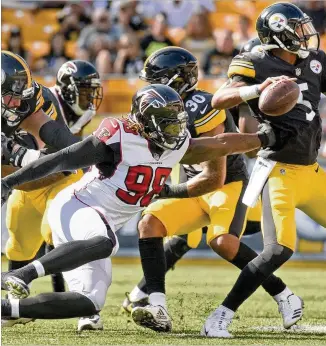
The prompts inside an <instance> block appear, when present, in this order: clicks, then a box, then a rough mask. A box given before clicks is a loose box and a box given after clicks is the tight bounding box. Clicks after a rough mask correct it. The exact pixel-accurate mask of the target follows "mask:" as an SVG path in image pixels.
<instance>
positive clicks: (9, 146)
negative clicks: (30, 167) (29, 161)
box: [1, 134, 28, 167]
mask: <svg viewBox="0 0 326 346" xmlns="http://www.w3.org/2000/svg"><path fill="white" fill-rule="evenodd" d="M1 149H2V160H1V162H2V164H10V165H12V166H14V167H21V164H22V161H23V158H24V156H25V155H26V153H27V150H28V149H27V148H25V147H22V146H21V145H19V144H17V143H16V142H15V141H14V140H13V139H12V138H8V137H6V136H5V135H3V134H1Z"/></svg>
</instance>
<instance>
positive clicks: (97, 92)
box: [56, 60, 103, 116]
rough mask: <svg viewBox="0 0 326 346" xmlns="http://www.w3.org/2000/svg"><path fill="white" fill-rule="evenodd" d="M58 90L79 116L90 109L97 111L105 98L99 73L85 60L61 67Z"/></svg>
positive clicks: (70, 62)
mask: <svg viewBox="0 0 326 346" xmlns="http://www.w3.org/2000/svg"><path fill="white" fill-rule="evenodd" d="M56 89H57V90H58V92H59V94H60V95H61V97H62V98H63V100H64V101H65V102H66V103H67V104H68V105H69V106H70V108H71V109H72V110H73V112H74V113H75V114H76V115H78V116H81V115H83V113H84V112H85V111H86V110H88V109H94V110H95V111H96V110H97V109H98V108H99V107H100V104H101V102H102V98H103V89H102V85H101V81H100V75H99V73H98V72H97V70H96V68H95V67H94V66H93V65H92V64H91V63H89V62H87V61H83V60H71V61H68V62H66V63H64V64H63V65H62V66H61V67H60V69H59V71H58V73H57V79H56Z"/></svg>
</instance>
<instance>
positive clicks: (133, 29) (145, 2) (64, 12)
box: [2, 0, 326, 77]
mask: <svg viewBox="0 0 326 346" xmlns="http://www.w3.org/2000/svg"><path fill="white" fill-rule="evenodd" d="M222 2H223V1H221V0H217V1H213V0H164V1H150V0H139V1H136V0H114V1H105V0H93V1H90V0H80V1H72V0H69V1H53V0H51V1H29V0H24V1H15V0H3V1H2V8H5V9H6V8H9V7H10V8H16V9H19V10H20V11H21V10H24V9H25V10H27V11H31V12H32V13H37V12H39V11H42V10H51V9H52V10H54V9H56V12H54V13H55V16H54V18H53V20H54V21H55V23H53V24H54V25H55V29H54V30H53V33H52V35H50V36H49V40H48V43H47V47H46V49H44V54H43V55H42V56H37V58H36V59H35V57H34V58H33V59H32V57H31V56H30V55H31V54H30V53H31V50H30V49H28V48H26V45H24V35H25V32H24V31H23V30H21V28H20V27H19V26H18V25H9V26H7V27H6V28H5V29H7V31H8V38H7V40H6V43H5V44H6V47H3V48H7V49H9V50H11V51H14V52H16V53H18V54H20V55H22V56H23V57H24V58H25V59H26V60H27V61H28V62H29V63H30V65H31V67H32V69H33V71H34V72H38V73H42V74H45V75H51V74H55V73H56V71H57V70H58V67H59V66H60V65H61V64H62V63H63V62H64V61H66V60H68V59H71V58H80V59H87V60H89V61H91V62H92V63H94V64H95V65H96V67H97V69H98V70H99V72H100V74H101V75H105V74H108V73H116V74H125V75H128V76H130V75H136V74H138V72H139V71H140V70H141V69H142V67H143V64H144V61H145V60H146V58H147V57H148V56H149V55H150V54H151V53H152V52H154V51H155V50H157V49H159V48H162V47H165V46H170V45H178V46H181V47H184V48H186V49H188V50H190V51H191V52H192V53H193V54H195V55H196V56H197V57H198V59H199V62H200V74H201V76H202V75H209V76H214V77H216V76H217V77H225V76H226V71H227V68H228V65H229V63H230V61H231V59H232V57H234V56H235V55H236V54H237V53H238V52H239V49H240V48H241V46H242V45H243V43H245V42H246V41H247V40H248V39H250V38H252V37H254V36H255V33H254V24H255V23H254V22H255V15H256V13H255V12H254V11H252V9H251V8H250V7H248V6H247V5H248V4H251V3H252V4H254V3H255V1H243V0H238V1H237V0H236V1H229V3H231V6H232V3H234V5H236V6H239V8H240V11H241V6H242V7H243V11H242V13H238V14H237V15H236V16H235V17H232V16H229V19H230V23H229V25H225V26H223V24H222V25H216V26H215V25H214V21H219V20H224V21H226V20H227V16H225V15H226V14H225V13H224V15H222V16H220V17H219V15H221V13H218V11H219V6H220V4H219V3H222ZM258 2H259V1H258ZM263 2H264V1H263ZM294 2H295V3H297V4H299V5H300V7H301V8H302V9H303V10H304V11H305V12H306V13H307V14H309V15H310V16H311V17H313V19H314V23H315V26H316V29H317V30H319V32H320V33H321V35H326V1H320V0H319V1H313V0H310V1H294ZM224 3H225V1H224ZM241 3H242V5H241ZM43 12H44V11H43ZM44 13H45V12H44ZM214 16H215V17H214ZM234 18H236V20H234ZM5 22H6V17H4V18H3V23H5ZM226 23H227V22H226ZM5 24H6V23H5ZM7 24H11V23H7ZM48 24H50V23H48ZM220 24H221V23H220ZM3 30H4V28H3ZM30 30H33V28H32V27H31V28H30ZM44 30H45V29H44ZM35 36H37V35H36V33H35ZM43 43H44V42H39V43H35V44H34V46H32V49H38V48H40V47H43ZM36 44H38V46H36ZM68 44H69V47H70V49H67V46H68Z"/></svg>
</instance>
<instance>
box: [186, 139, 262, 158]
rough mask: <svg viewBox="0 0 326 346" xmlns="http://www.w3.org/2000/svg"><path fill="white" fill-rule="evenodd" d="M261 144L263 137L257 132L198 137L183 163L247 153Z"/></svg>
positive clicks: (192, 143)
mask: <svg viewBox="0 0 326 346" xmlns="http://www.w3.org/2000/svg"><path fill="white" fill-rule="evenodd" d="M261 145H262V142H261V139H260V137H259V135H258V134H256V133H253V134H250V133H223V134H220V135H217V136H215V137H206V138H205V137H201V138H196V139H193V140H192V141H191V144H190V147H189V149H188V151H187V153H186V154H185V156H184V157H183V158H182V160H181V163H185V164H195V163H200V162H204V161H208V160H213V159H215V158H216V157H219V156H226V155H231V154H241V153H246V152H248V151H251V150H254V149H257V148H259V147H260V146H261Z"/></svg>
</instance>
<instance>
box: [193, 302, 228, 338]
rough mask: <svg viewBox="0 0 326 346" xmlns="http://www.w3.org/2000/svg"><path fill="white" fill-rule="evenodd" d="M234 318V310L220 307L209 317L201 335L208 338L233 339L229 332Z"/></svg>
mask: <svg viewBox="0 0 326 346" xmlns="http://www.w3.org/2000/svg"><path fill="white" fill-rule="evenodd" d="M233 316H234V312H233V311H232V310H230V309H228V308H226V307H224V306H223V305H220V306H219V307H218V308H217V309H216V310H215V311H214V312H212V313H211V314H210V315H209V316H208V318H207V320H206V321H205V323H204V325H203V328H202V330H201V332H200V335H202V336H206V337H208V338H233V335H232V334H230V333H229V332H228V326H229V324H230V323H231V322H232V318H233Z"/></svg>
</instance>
